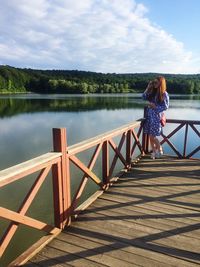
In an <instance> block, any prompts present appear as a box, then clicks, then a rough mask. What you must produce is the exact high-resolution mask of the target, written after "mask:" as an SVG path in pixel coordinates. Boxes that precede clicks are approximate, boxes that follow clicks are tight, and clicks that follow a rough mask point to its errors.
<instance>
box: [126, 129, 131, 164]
mask: <svg viewBox="0 0 200 267" xmlns="http://www.w3.org/2000/svg"><path fill="white" fill-rule="evenodd" d="M126 164H127V167H130V165H131V130H128V132H127V133H126Z"/></svg>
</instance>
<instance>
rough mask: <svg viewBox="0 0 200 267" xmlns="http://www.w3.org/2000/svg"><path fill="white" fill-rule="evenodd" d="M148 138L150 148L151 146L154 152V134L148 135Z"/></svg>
mask: <svg viewBox="0 0 200 267" xmlns="http://www.w3.org/2000/svg"><path fill="white" fill-rule="evenodd" d="M149 140H150V144H151V148H152V151H153V153H156V144H155V136H153V135H149Z"/></svg>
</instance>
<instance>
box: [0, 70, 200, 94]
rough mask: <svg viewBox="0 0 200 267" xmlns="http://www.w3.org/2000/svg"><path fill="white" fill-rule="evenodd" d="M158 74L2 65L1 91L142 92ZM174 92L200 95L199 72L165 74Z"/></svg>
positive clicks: (66, 92) (168, 84)
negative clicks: (39, 68) (43, 68)
mask: <svg viewBox="0 0 200 267" xmlns="http://www.w3.org/2000/svg"><path fill="white" fill-rule="evenodd" d="M158 75H162V74H159V73H127V74H116V73H97V72H90V71H79V70H37V69H30V68H29V69H28V68H14V67H11V66H7V65H0V93H2V94H3V93H30V92H31V93H40V94H88V93H140V92H142V91H144V89H145V88H146V86H147V83H148V82H149V80H152V79H154V78H155V77H156V76H158ZM164 76H165V78H166V81H167V90H168V92H169V93H171V94H200V74H164Z"/></svg>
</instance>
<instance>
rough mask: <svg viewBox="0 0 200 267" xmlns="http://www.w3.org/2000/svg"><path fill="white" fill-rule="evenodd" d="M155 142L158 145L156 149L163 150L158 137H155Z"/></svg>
mask: <svg viewBox="0 0 200 267" xmlns="http://www.w3.org/2000/svg"><path fill="white" fill-rule="evenodd" d="M154 143H155V146H156V150H157V151H158V152H161V151H162V146H161V145H160V142H159V140H158V138H157V137H154Z"/></svg>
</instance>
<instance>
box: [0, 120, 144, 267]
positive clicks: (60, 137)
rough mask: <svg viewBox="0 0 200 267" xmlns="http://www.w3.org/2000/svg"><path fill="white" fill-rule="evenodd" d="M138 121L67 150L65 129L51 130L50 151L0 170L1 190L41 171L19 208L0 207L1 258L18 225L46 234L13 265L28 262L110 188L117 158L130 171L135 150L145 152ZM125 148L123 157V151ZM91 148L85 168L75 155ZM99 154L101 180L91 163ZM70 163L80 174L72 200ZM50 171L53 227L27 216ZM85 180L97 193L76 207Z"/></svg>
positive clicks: (140, 126)
mask: <svg viewBox="0 0 200 267" xmlns="http://www.w3.org/2000/svg"><path fill="white" fill-rule="evenodd" d="M141 121H142V120H140V121H136V122H133V123H130V124H127V125H125V126H123V127H120V128H118V129H115V130H112V131H110V132H107V133H105V134H102V135H99V136H97V137H95V138H91V139H88V140H86V141H83V142H80V143H78V144H76V145H72V146H70V147H67V141H66V140H67V139H66V129H64V128H61V129H53V147H54V151H53V152H50V153H46V154H44V155H42V156H40V157H37V158H35V159H32V160H29V161H27V162H24V163H22V164H18V165H16V166H13V167H11V168H8V169H5V170H3V171H0V188H2V187H4V186H6V185H8V184H11V183H13V182H15V181H17V180H20V179H26V176H27V175H30V174H36V173H37V172H38V171H40V174H39V175H38V177H37V178H36V179H35V180H34V182H33V184H32V186H31V188H30V190H29V192H28V193H27V195H26V197H25V198H24V199H23V200H22V203H21V206H20V208H19V209H18V210H17V211H13V210H11V209H8V208H5V207H0V217H1V218H3V219H6V220H9V221H10V225H9V226H8V228H7V229H6V230H5V233H4V235H3V237H2V238H1V241H0V255H1V256H2V255H3V254H4V252H5V250H6V248H7V247H8V245H9V243H10V241H11V240H12V238H13V236H14V234H15V232H16V231H17V229H18V227H19V225H26V226H28V227H32V228H34V229H37V230H39V231H43V232H46V233H47V235H46V236H44V237H42V238H41V239H40V240H39V241H38V243H37V244H36V245H34V246H33V247H31V248H30V249H29V250H27V252H26V253H24V254H23V255H22V256H21V257H19V258H18V259H17V262H15V263H14V266H16V265H20V264H22V263H23V262H25V261H27V259H28V258H30V257H31V255H32V253H34V250H35V249H36V248H37V249H39V247H43V246H44V245H45V244H46V243H47V242H49V240H51V239H52V238H53V237H54V236H55V235H57V234H58V233H59V232H60V231H61V230H62V229H63V228H64V227H65V226H66V225H69V224H70V220H71V219H70V218H71V216H72V215H76V214H77V213H78V212H79V211H80V210H82V209H83V208H85V207H86V206H87V205H89V202H91V201H92V200H94V198H95V197H97V196H98V195H100V194H101V193H102V192H103V191H104V190H106V189H107V188H108V187H109V185H110V183H112V175H113V171H114V169H115V166H116V163H117V160H118V159H119V160H120V161H121V162H122V164H123V165H124V168H126V169H128V168H130V166H131V159H132V156H133V153H134V152H135V150H136V148H138V149H139V151H140V153H141V154H143V153H144V151H143V146H142V144H141V142H140V136H141V133H142V122H141ZM136 130H137V132H136ZM115 137H118V138H120V141H119V143H118V145H117V144H116V143H115V141H114V138H115ZM124 146H125V155H124V154H123V152H122V148H123V147H124ZM90 148H94V153H93V155H92V157H91V159H90V161H89V164H88V165H87V166H86V165H85V164H84V163H83V162H82V161H81V160H80V159H79V158H78V156H77V154H78V153H80V152H85V151H87V150H88V149H90ZM110 149H112V151H114V156H113V157H112V158H111V157H110V153H109V150H110ZM100 152H101V154H102V177H98V176H97V175H96V174H95V172H94V171H93V167H94V164H95V162H96V160H97V158H98V157H99V155H100ZM71 163H72V164H73V165H75V166H76V167H77V168H79V169H80V170H81V171H82V172H83V177H82V179H81V182H80V185H79V186H78V190H77V192H75V194H74V197H73V199H72V200H71V186H70V182H71V181H70V164H71ZM50 170H51V171H52V178H53V183H52V184H53V200H54V225H49V224H47V223H45V222H43V221H40V220H36V219H35V218H32V217H30V215H29V216H28V215H26V214H27V212H28V211H29V208H30V206H31V204H32V202H33V200H34V199H35V197H36V195H37V193H38V191H39V189H40V188H41V186H42V184H43V183H44V181H45V180H46V178H47V175H48V173H49V172H50ZM88 179H91V180H92V181H93V182H94V183H96V184H97V185H98V186H99V191H97V192H96V193H95V194H94V195H93V196H92V197H91V198H90V199H89V200H87V201H86V202H84V203H83V204H82V205H79V206H78V207H77V205H78V202H79V199H80V197H81V195H82V193H83V191H84V188H85V187H86V184H87V181H88Z"/></svg>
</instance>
